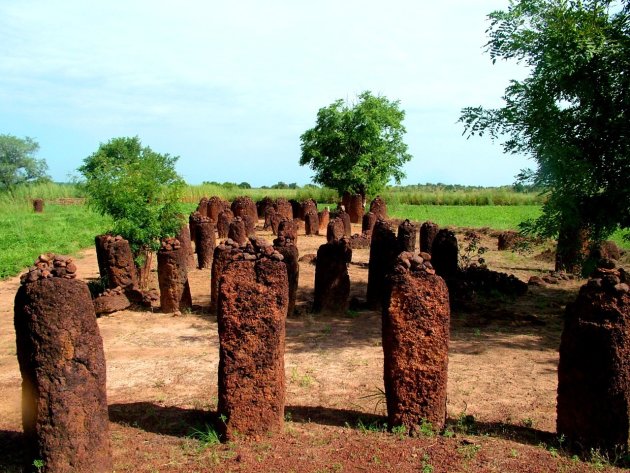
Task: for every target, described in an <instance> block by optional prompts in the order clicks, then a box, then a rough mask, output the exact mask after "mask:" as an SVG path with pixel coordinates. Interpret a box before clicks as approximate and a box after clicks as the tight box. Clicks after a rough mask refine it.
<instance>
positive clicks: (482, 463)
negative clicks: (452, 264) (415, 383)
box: [0, 227, 617, 473]
mask: <svg viewBox="0 0 630 473" xmlns="http://www.w3.org/2000/svg"><path fill="white" fill-rule="evenodd" d="M355 230H356V231H358V230H360V228H358V227H357V228H355ZM259 234H260V235H261V236H263V237H265V238H267V239H269V240H271V239H272V238H273V237H272V236H271V235H270V234H269V233H267V232H259ZM324 242H325V238H324V237H323V236H315V237H306V236H304V235H303V234H302V235H300V237H299V241H298V246H299V249H300V255H304V254H308V253H316V251H317V248H318V246H319V245H320V244H322V243H324ZM483 243H484V244H485V245H486V246H488V247H490V249H491V251H490V252H489V253H487V254H486V255H485V256H486V259H487V261H488V263H489V267H490V268H491V269H495V270H499V271H505V272H509V273H514V274H516V275H517V276H518V277H520V278H521V279H523V280H525V281H526V280H527V279H528V278H529V276H531V275H533V274H540V273H541V272H546V271H549V270H550V269H552V265H553V263H552V262H550V261H545V260H544V259H541V258H536V252H535V253H534V254H533V255H530V256H520V255H518V254H514V253H511V252H498V251H496V239H495V238H491V237H488V236H484V241H483ZM536 251H537V252H538V253H540V251H541V248H537V250H536ZM368 256H369V250H355V251H354V252H353V258H352V263H351V265H350V278H351V283H352V295H356V296H358V297H364V296H365V290H366V284H367V265H366V264H365V263H367V261H368ZM77 265H78V267H79V271H78V273H79V277H80V278H82V279H85V280H90V279H93V278H96V277H97V275H98V269H97V263H96V257H95V253H94V251H93V250H88V251H85V252H84V253H83V257H82V258H81V259H80V260H78V262H77ZM189 277H190V281H191V290H192V294H193V302H194V304H195V309H194V310H193V312H192V313H188V314H183V315H181V316H178V317H174V316H172V314H162V313H160V312H159V311H158V310H157V308H156V310H155V311H154V312H151V311H135V310H127V311H122V312H118V313H115V314H112V315H110V316H105V317H102V318H100V319H99V320H98V323H99V327H100V330H101V335H102V336H103V340H104V346H105V355H106V359H107V371H108V372H107V376H108V380H107V381H108V385H107V389H108V401H109V406H110V420H111V423H110V428H111V439H112V445H113V452H114V463H115V471H117V472H136V471H147V472H153V471H156V472H171V471H172V472H175V471H178V472H179V471H181V472H202V471H258V472H268V471H269V472H271V471H278V472H288V471H295V472H342V471H343V472H354V471H401V472H407V471H419V472H422V473H431V472H447V471H448V472H451V471H452V472H459V471H462V472H538V471H540V472H543V471H545V472H546V471H551V472H582V471H600V470H602V469H603V470H607V471H616V470H617V469H616V468H614V467H611V466H610V465H608V464H607V463H606V462H605V461H604V460H605V459H602V458H598V457H597V456H595V458H594V460H595V461H591V462H584V461H583V460H580V459H578V458H577V457H572V456H571V455H570V454H568V453H567V452H565V451H564V450H563V448H562V444H561V442H558V439H557V437H556V436H555V434H554V431H555V402H556V384H557V373H556V368H557V363H558V346H559V340H560V333H561V330H562V318H561V317H562V313H563V310H564V306H565V304H566V303H567V301H569V300H571V299H572V298H574V297H575V295H576V291H577V289H578V288H579V286H580V284H581V283H583V281H562V282H561V283H560V284H559V285H554V286H548V287H544V288H537V287H533V288H530V291H529V293H528V294H527V295H525V296H523V297H520V298H516V299H511V298H506V297H494V298H490V299H484V298H481V299H478V300H476V301H473V302H471V304H469V306H467V307H466V308H464V309H457V310H454V311H453V314H452V324H451V331H452V333H451V345H450V356H449V389H448V414H449V427H448V428H447V430H446V432H445V433H444V434H441V435H429V434H427V435H425V436H420V437H417V438H410V437H408V436H406V435H403V434H400V433H398V434H396V433H387V432H386V431H385V430H384V428H383V424H384V422H385V417H384V415H385V404H384V397H383V395H382V389H383V352H382V348H381V335H380V324H381V322H380V314H379V313H377V312H374V311H358V312H357V311H349V312H348V313H345V314H341V313H340V314H335V315H334V316H326V317H321V316H316V315H312V314H310V313H309V304H310V302H311V301H312V288H313V281H314V266H312V265H311V264H308V263H300V286H299V292H298V316H297V317H294V318H290V319H288V320H287V346H286V355H285V370H286V378H287V392H286V405H287V407H286V411H285V419H286V424H285V431H284V434H282V435H280V436H276V437H263V438H257V439H241V440H238V441H236V442H233V443H228V444H215V445H211V444H209V443H204V442H202V441H200V440H198V439H196V438H193V436H191V434H193V432H194V429H201V430H204V429H205V428H206V427H205V426H206V425H209V426H212V425H213V423H216V422H219V420H218V419H217V414H216V402H217V366H218V334H217V322H216V317H215V316H211V315H209V314H208V306H209V299H210V297H209V292H210V274H209V270H197V269H193V270H191V271H190V274H189ZM18 284H19V280H18V278H12V279H9V280H6V281H3V282H1V283H0V471H18V465H19V464H20V461H21V460H20V458H21V457H20V455H21V446H20V445H21V444H20V441H21V410H20V395H21V394H20V382H21V381H20V373H19V369H18V364H17V358H16V351H15V350H16V349H15V332H14V329H13V298H14V296H15V293H16V291H17V288H18ZM591 460H593V459H591Z"/></svg>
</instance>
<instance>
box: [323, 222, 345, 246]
mask: <svg viewBox="0 0 630 473" xmlns="http://www.w3.org/2000/svg"><path fill="white" fill-rule="evenodd" d="M344 234H345V232H344V227H343V220H341V219H340V218H333V219H332V220H331V221H330V222H328V228H327V229H326V241H327V242H328V243H332V242H334V241H339V240H341V239H342V238H343V237H344Z"/></svg>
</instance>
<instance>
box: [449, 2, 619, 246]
mask: <svg viewBox="0 0 630 473" xmlns="http://www.w3.org/2000/svg"><path fill="white" fill-rule="evenodd" d="M629 14H630V2H629V1H628V0H625V1H623V2H615V1H612V0H581V1H580V0H572V1H567V0H519V1H512V2H510V6H509V8H508V9H507V11H496V12H493V13H491V14H490V15H489V19H490V21H491V24H490V28H489V29H488V33H489V37H490V40H489V42H488V43H487V52H488V53H489V54H490V57H491V59H492V61H493V62H494V61H496V60H497V59H505V60H515V61H518V62H520V63H522V64H524V65H526V66H528V71H529V75H528V76H527V77H526V78H525V79H523V80H513V81H511V83H510V85H509V86H508V87H507V89H506V90H505V95H504V97H503V100H504V101H505V104H504V106H503V107H501V108H497V109H485V108H483V107H470V108H465V109H463V110H462V114H461V117H460V121H461V122H463V124H464V126H465V129H466V133H468V134H469V135H483V134H484V133H488V134H489V135H490V137H491V138H493V139H503V141H502V144H503V148H504V150H505V151H506V152H507V153H526V154H529V155H530V156H532V157H533V158H534V160H535V161H536V164H537V168H536V169H535V170H533V171H531V170H526V171H525V172H523V173H522V174H521V175H520V178H521V179H522V180H523V181H528V182H531V183H533V184H534V185H536V186H539V187H541V188H543V189H545V191H546V192H547V193H548V199H547V202H546V204H545V205H544V208H543V213H542V216H541V217H540V218H539V219H538V220H536V221H534V222H530V223H529V225H525V228H526V229H528V230H530V231H534V232H537V233H540V234H543V235H547V236H553V235H557V234H558V233H559V232H560V233H562V232H564V231H565V230H566V229H572V230H573V232H574V233H575V231H576V230H585V231H586V234H588V235H589V236H590V238H592V239H593V240H599V239H602V238H605V237H606V236H607V235H609V234H610V233H611V232H613V231H614V230H616V229H617V228H618V227H619V226H621V227H622V228H629V227H630V205H629V202H630V185H629V182H630V181H629V176H630V113H629V111H630V74H629V73H628V71H630V26H629V25H630V23H629V17H630V16H629Z"/></svg>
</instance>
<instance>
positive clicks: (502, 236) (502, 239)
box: [497, 230, 521, 251]
mask: <svg viewBox="0 0 630 473" xmlns="http://www.w3.org/2000/svg"><path fill="white" fill-rule="evenodd" d="M520 240H521V237H520V235H519V234H518V232H515V231H512V230H507V231H505V232H501V233H499V235H498V236H497V248H498V250H499V251H506V250H512V249H514V248H515V247H516V244H517V243H518V242H519V241H520Z"/></svg>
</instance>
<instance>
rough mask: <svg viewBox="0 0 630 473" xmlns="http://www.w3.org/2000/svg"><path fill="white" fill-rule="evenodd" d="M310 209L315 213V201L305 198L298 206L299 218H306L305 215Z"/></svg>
mask: <svg viewBox="0 0 630 473" xmlns="http://www.w3.org/2000/svg"><path fill="white" fill-rule="evenodd" d="M311 211H313V212H315V213H317V202H315V201H314V200H313V199H306V200H305V201H303V202H302V204H301V206H300V218H301V219H302V220H304V219H306V215H307V214H308V213H309V212H311Z"/></svg>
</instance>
